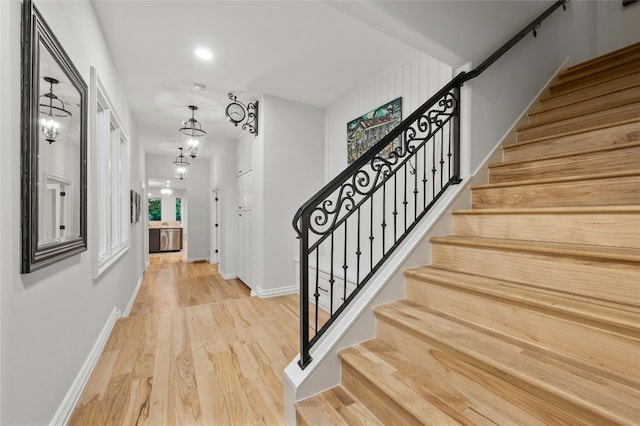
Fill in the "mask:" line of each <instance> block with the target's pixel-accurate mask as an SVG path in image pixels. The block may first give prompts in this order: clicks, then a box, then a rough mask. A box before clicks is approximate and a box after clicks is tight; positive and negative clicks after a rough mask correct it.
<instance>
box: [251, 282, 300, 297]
mask: <svg viewBox="0 0 640 426" xmlns="http://www.w3.org/2000/svg"><path fill="white" fill-rule="evenodd" d="M297 292H298V286H297V285H291V286H287V287H277V288H271V289H268V290H263V289H262V288H261V287H256V289H255V290H251V295H252V296H258V297H260V298H262V299H266V298H269V297H277V296H286V295H288V294H294V293H297Z"/></svg>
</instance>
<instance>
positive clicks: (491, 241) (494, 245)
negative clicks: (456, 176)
mask: <svg viewBox="0 0 640 426" xmlns="http://www.w3.org/2000/svg"><path fill="white" fill-rule="evenodd" d="M430 241H431V243H432V244H433V243H436V244H438V243H440V244H452V245H458V246H466V247H480V248H489V249H495V250H509V251H519V252H528V253H539V254H543V255H550V256H551V255H555V256H571V257H582V258H590V259H601V260H605V259H606V260H610V261H622V262H631V263H640V250H638V249H634V248H627V247H604V246H594V245H586V244H566V243H550V242H537V241H525V240H503V239H497V238H478V237H459V236H448V237H432V238H431V239H430Z"/></svg>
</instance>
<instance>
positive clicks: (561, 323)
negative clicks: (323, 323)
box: [407, 279, 640, 381]
mask: <svg viewBox="0 0 640 426" xmlns="http://www.w3.org/2000/svg"><path fill="white" fill-rule="evenodd" d="M407 299H409V300H411V301H413V302H416V303H420V304H422V305H424V306H427V307H429V308H431V309H433V310H436V311H440V312H443V313H446V314H447V315H450V316H454V317H457V318H460V319H463V320H465V321H468V322H469V323H471V324H475V325H478V326H482V327H486V328H488V329H492V330H496V331H498V332H499V333H504V334H506V335H509V336H513V337H514V338H516V339H518V340H520V341H524V342H526V343H528V344H532V345H536V346H542V347H545V348H550V349H552V350H558V351H560V352H562V353H565V354H568V355H570V356H572V357H575V358H578V359H580V360H582V361H583V362H584V363H586V364H589V365H591V366H592V367H595V368H604V369H610V370H611V371H612V372H614V373H616V374H619V375H620V376H621V377H628V378H631V379H632V380H636V381H640V371H639V370H638V368H637V367H638V366H637V361H636V359H637V348H638V345H639V344H640V340H638V339H633V338H630V337H628V336H622V335H620V334H618V333H613V332H611V331H609V330H607V329H606V328H603V327H600V328H598V327H597V325H595V326H588V325H587V326H585V324H584V323H578V322H574V321H572V320H570V319H568V318H562V317H559V316H554V314H553V313H552V312H551V311H548V310H546V311H545V309H544V307H537V308H532V307H528V306H526V305H524V306H519V305H518V304H513V303H511V301H508V300H504V299H499V298H496V297H491V296H489V297H487V296H486V295H483V294H477V293H471V292H466V291H458V290H457V289H455V288H451V287H446V286H442V285H438V284H437V283H429V282H423V281H417V280H414V279H409V280H408V281H407Z"/></svg>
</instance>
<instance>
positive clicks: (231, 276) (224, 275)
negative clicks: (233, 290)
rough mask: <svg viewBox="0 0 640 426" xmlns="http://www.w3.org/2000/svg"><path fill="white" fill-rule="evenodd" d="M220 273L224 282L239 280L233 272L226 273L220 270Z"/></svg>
mask: <svg viewBox="0 0 640 426" xmlns="http://www.w3.org/2000/svg"><path fill="white" fill-rule="evenodd" d="M218 273H219V274H220V276H221V277H222V279H223V280H234V279H236V278H238V276H237V275H236V274H234V273H233V272H224V271H223V270H222V269H218Z"/></svg>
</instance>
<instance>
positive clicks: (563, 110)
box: [528, 87, 640, 125]
mask: <svg viewBox="0 0 640 426" xmlns="http://www.w3.org/2000/svg"><path fill="white" fill-rule="evenodd" d="M639 100H640V90H639V89H638V88H637V87H631V88H629V89H626V90H621V91H619V92H615V93H610V94H608V95H603V96H599V97H595V98H592V99H586V100H583V101H581V102H576V103H574V104H571V105H565V106H562V107H556V108H553V109H544V110H542V111H540V112H538V113H535V114H530V115H529V117H528V123H529V125H537V124H543V123H552V122H556V121H560V120H564V119H566V118H569V117H576V116H578V115H582V114H590V113H593V112H597V111H603V110H606V109H608V108H615V107H618V106H622V105H627V104H630V103H634V102H638V101H639ZM545 107H547V106H546V105H545ZM547 108H548V107H547Z"/></svg>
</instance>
